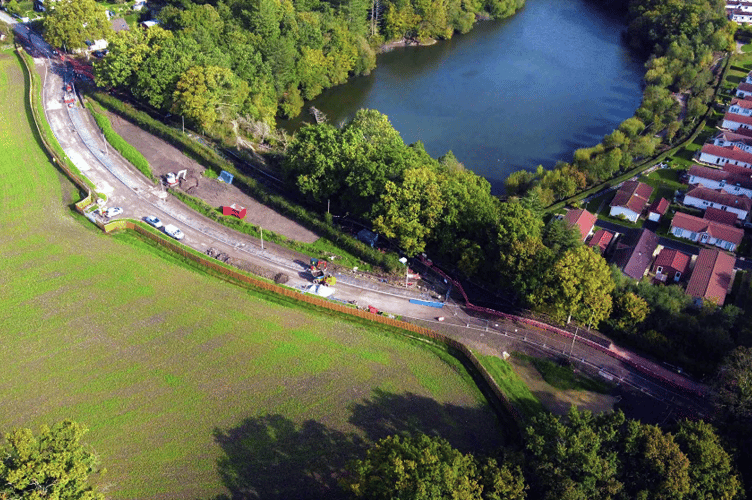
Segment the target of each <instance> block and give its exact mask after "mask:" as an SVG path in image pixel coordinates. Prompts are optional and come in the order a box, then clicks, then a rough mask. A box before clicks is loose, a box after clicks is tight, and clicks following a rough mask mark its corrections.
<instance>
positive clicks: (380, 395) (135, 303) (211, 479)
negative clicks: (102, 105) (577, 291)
mask: <svg viewBox="0 0 752 500" xmlns="http://www.w3.org/2000/svg"><path fill="white" fill-rule="evenodd" d="M27 92H28V91H27ZM23 98H24V78H23V76H22V73H21V67H20V62H19V61H18V59H17V58H16V57H15V56H14V55H13V54H12V53H2V54H0V102H2V103H3V105H2V107H0V181H1V182H0V235H2V236H1V237H0V284H1V285H0V325H2V326H1V331H0V338H1V339H2V349H0V366H2V367H3V376H2V377H0V393H1V394H2V395H3V404H2V406H0V430H9V429H10V428H11V427H13V426H31V427H34V428H36V427H37V426H38V425H40V424H43V423H52V422H54V421H57V420H59V419H63V418H71V419H74V420H77V421H79V422H82V423H84V424H86V425H88V426H89V428H90V429H91V432H90V433H89V434H88V435H87V437H86V440H87V442H88V443H89V444H90V445H91V446H92V447H93V448H94V450H96V452H97V453H98V454H99V455H100V457H101V460H102V465H103V466H104V467H106V468H107V473H106V474H104V475H103V476H101V477H100V478H98V479H97V482H98V484H99V486H100V487H101V488H103V489H104V491H105V492H106V495H107V497H108V498H115V499H118V498H128V499H133V498H150V499H151V498H156V499H162V498H163V499H168V498H169V499H172V498H205V499H206V498H219V496H218V495H223V494H224V495H230V496H232V497H238V498H239V497H243V498H252V497H254V498H255V497H258V498H264V499H280V500H281V499H287V498H337V497H340V496H341V494H340V493H339V491H338V490H337V488H336V486H335V483H336V475H337V473H338V471H340V470H341V467H342V465H343V464H344V463H345V462H346V461H347V460H348V459H350V458H353V457H354V456H356V455H357V454H359V453H362V450H363V449H364V446H365V443H368V442H370V441H373V440H376V439H379V438H381V437H384V436H386V435H388V434H391V433H394V432H401V431H413V432H414V431H422V432H426V433H433V434H439V435H442V436H444V437H445V438H447V439H448V440H449V441H450V442H451V443H452V444H453V445H455V446H457V447H458V448H460V449H462V450H464V451H469V450H470V449H473V448H475V449H485V450H490V449H493V448H495V447H497V446H499V445H501V444H503V442H504V436H503V434H504V429H502V428H500V426H499V424H498V423H497V420H496V417H495V416H494V415H493V413H492V412H491V410H490V409H489V408H488V406H487V404H486V403H485V401H484V400H483V398H482V396H481V394H480V391H479V390H478V389H477V387H475V385H473V383H472V380H471V378H470V376H469V375H468V374H467V372H466V371H465V370H464V369H463V368H462V366H461V365H460V363H459V362H458V361H456V360H455V359H454V358H451V357H449V356H447V355H445V354H443V353H441V352H440V351H438V350H431V349H428V348H426V347H425V346H424V345H423V344H418V343H417V342H409V341H406V340H404V339H403V338H402V337H400V336H398V335H396V334H395V333H393V332H390V331H387V330H382V329H379V328H376V327H372V326H370V325H365V324H362V323H357V322H349V321H346V320H343V319H342V318H341V317H339V316H334V315H331V314H329V315H327V314H322V313H320V312H316V311H313V310H311V309H306V308H305V307H303V306H300V305H297V304H293V303H290V302H289V301H287V299H283V298H279V297H273V296H267V295H263V294H261V293H257V292H248V291H244V290H242V289H240V288H238V287H235V286H232V285H230V284H228V283H225V282H222V281H219V280H216V279H213V278H211V277H209V276H207V275H205V274H202V273H200V272H197V271H196V270H194V269H191V268H190V267H189V266H187V265H186V264H183V263H181V262H179V261H178V260H177V259H176V258H174V257H173V256H169V255H166V254H163V253H160V252H155V251H153V250H152V248H151V247H150V246H149V245H148V244H147V243H145V242H143V241H141V240H139V239H138V238H136V237H135V236H134V235H132V234H131V233H126V234H120V235H116V236H114V237H113V236H106V235H104V234H102V233H100V232H99V231H98V230H97V229H96V228H94V227H93V226H92V225H90V224H89V223H88V221H86V220H85V219H83V218H82V217H79V216H74V215H73V214H72V213H71V211H70V210H69V208H68V206H69V205H70V203H71V202H75V201H77V200H78V193H77V192H76V190H75V189H74V188H73V187H72V186H71V184H70V183H68V182H67V181H66V180H65V179H64V178H62V176H61V175H60V174H59V173H58V172H57V171H56V170H54V168H53V167H52V165H51V164H50V163H49V162H48V161H47V158H46V156H45V155H44V154H43V152H42V151H41V149H40V147H39V145H38V143H37V141H36V140H35V138H34V136H33V135H32V134H31V131H30V130H31V129H30V128H29V120H28V116H29V115H28V108H27V107H26V106H25V105H24V102H23ZM256 495H257V496H256Z"/></svg>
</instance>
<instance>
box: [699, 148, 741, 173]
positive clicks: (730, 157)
mask: <svg viewBox="0 0 752 500" xmlns="http://www.w3.org/2000/svg"><path fill="white" fill-rule="evenodd" d="M700 161H701V162H704V163H709V164H711V165H721V166H725V165H727V164H730V165H736V166H738V167H744V168H752V153H748V152H747V151H745V150H743V149H741V148H738V147H736V146H726V147H722V146H716V145H715V144H705V145H704V146H703V147H702V149H701V150H700Z"/></svg>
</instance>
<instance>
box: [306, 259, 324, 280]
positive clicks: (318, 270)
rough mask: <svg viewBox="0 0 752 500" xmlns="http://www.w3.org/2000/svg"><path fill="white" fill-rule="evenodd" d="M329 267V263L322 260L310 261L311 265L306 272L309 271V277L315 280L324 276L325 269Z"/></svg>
mask: <svg viewBox="0 0 752 500" xmlns="http://www.w3.org/2000/svg"><path fill="white" fill-rule="evenodd" d="M328 266H329V262H327V261H325V260H323V259H311V265H310V266H309V267H308V270H309V271H311V275H312V276H313V277H314V279H315V278H321V277H323V276H324V275H325V274H326V269H327V267H328Z"/></svg>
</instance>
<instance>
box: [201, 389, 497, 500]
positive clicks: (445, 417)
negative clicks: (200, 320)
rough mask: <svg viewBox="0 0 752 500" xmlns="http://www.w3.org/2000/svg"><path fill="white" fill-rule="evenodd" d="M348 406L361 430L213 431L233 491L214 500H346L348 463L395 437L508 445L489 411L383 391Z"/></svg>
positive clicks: (274, 419) (278, 424) (276, 421)
mask: <svg viewBox="0 0 752 500" xmlns="http://www.w3.org/2000/svg"><path fill="white" fill-rule="evenodd" d="M350 408H351V411H352V416H351V417H350V419H349V422H350V423H351V424H352V425H355V426H356V427H358V428H359V429H361V430H362V433H361V432H357V433H356V432H352V433H348V432H342V431H338V430H334V429H331V428H329V427H327V426H325V425H323V424H321V423H319V422H315V421H313V420H307V421H305V422H304V423H303V424H302V425H299V424H296V423H295V422H293V421H291V420H289V419H287V418H286V417H284V416H282V415H266V416H262V417H255V418H248V419H246V420H244V421H243V422H242V423H241V424H240V425H238V426H237V427H233V428H230V429H226V430H222V429H215V431H214V439H215V441H216V442H217V443H218V444H219V445H220V446H221V447H222V450H223V451H224V453H225V455H224V456H223V457H222V458H220V459H219V460H218V461H217V468H218V470H219V475H220V477H221V478H222V482H223V483H224V485H225V487H226V488H227V490H228V492H229V494H228V495H220V496H217V497H214V498H213V500H230V499H232V500H255V499H260V500H261V499H262V500H267V499H268V500H318V499H322V500H323V499H327V500H329V499H332V500H338V499H345V498H349V497H348V496H347V495H346V494H345V492H344V491H343V490H342V489H341V488H340V487H339V486H338V484H337V479H338V478H339V477H341V476H342V474H343V473H344V469H345V466H346V465H347V463H348V462H349V461H351V460H354V459H357V458H363V457H364V456H365V452H366V449H367V448H368V446H369V445H371V444H372V443H373V442H375V441H377V440H379V439H381V438H384V437H386V436H389V435H392V434H397V433H410V434H417V433H424V434H428V435H433V436H441V437H443V438H445V439H447V440H448V441H449V442H450V443H451V444H452V445H453V446H455V447H456V448H458V449H460V450H461V451H463V452H469V451H476V452H480V451H485V452H489V453H492V452H494V451H497V450H498V448H499V447H500V446H501V445H502V444H503V441H504V437H503V429H501V427H500V426H499V425H498V423H497V420H496V417H495V415H494V413H493V412H492V411H491V410H490V409H488V408H483V407H478V408H466V407H462V406H457V405H452V404H441V403H438V402H436V401H434V400H432V399H430V398H426V397H422V396H417V395H414V394H391V393H388V392H385V391H379V390H377V391H374V393H373V395H372V397H371V398H370V399H363V400H361V401H359V402H356V403H353V404H352V405H351V407H350ZM361 434H362V435H363V436H364V437H363V436H361Z"/></svg>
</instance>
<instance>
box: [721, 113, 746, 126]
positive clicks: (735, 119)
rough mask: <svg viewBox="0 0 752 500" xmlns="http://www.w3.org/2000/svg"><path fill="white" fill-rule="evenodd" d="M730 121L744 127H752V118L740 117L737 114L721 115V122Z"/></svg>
mask: <svg viewBox="0 0 752 500" xmlns="http://www.w3.org/2000/svg"><path fill="white" fill-rule="evenodd" d="M727 120H728V121H730V122H735V123H742V124H744V125H752V116H745V115H740V114H737V113H728V112H727V113H726V114H725V115H723V121H727Z"/></svg>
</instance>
